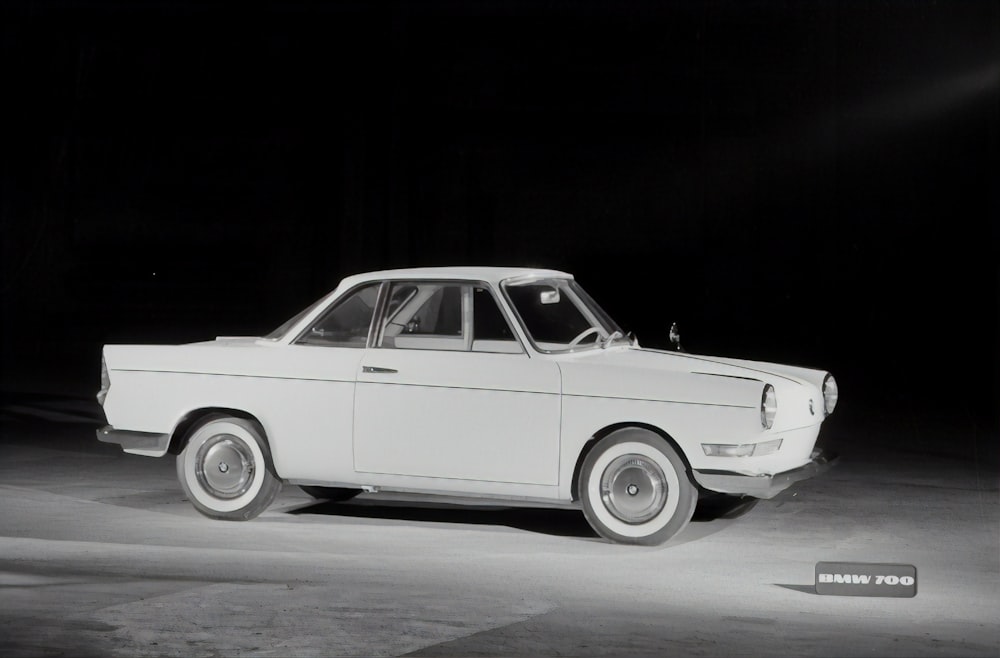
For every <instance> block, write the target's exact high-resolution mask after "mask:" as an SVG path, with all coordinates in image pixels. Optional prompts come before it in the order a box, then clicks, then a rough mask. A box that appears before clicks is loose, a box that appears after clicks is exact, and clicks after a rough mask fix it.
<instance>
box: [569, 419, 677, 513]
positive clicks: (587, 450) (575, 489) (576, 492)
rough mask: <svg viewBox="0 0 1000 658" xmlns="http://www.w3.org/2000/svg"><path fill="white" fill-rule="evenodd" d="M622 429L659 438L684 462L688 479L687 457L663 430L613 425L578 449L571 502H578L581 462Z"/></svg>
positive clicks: (632, 424) (630, 424) (642, 425)
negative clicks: (602, 441) (644, 432)
mask: <svg viewBox="0 0 1000 658" xmlns="http://www.w3.org/2000/svg"><path fill="white" fill-rule="evenodd" d="M624 429H637V430H645V431H647V432H650V433H652V434H655V435H657V436H659V437H660V438H661V439H663V440H664V441H666V442H667V444H668V445H669V446H670V447H671V448H673V449H674V451H675V452H676V453H677V455H678V456H679V457H680V458H681V461H683V462H684V468H685V469H686V471H687V473H688V477H690V473H691V463H690V462H689V461H688V458H687V455H686V454H684V451H683V450H682V449H681V447H680V444H678V443H677V441H675V440H674V438H673V437H672V436H670V434H668V433H667V432H666V431H665V430H663V429H661V428H659V427H656V426H655V425H650V424H649V423H641V422H621V423H615V424H613V425H608V426H607V427H604V428H602V429H600V430H598V431H597V432H594V434H593V435H591V437H590V438H589V439H587V442H586V443H584V444H583V448H581V449H580V454H578V455H577V457H576V465H575V466H574V467H573V479H572V481H571V484H570V496H571V497H572V500H573V501H574V502H576V501H579V500H580V491H579V479H580V469H582V468H583V462H584V460H586V459H587V455H588V454H589V453H590V451H591V450H593V449H594V446H596V445H597V444H598V443H599V442H600V440H601V439H603V438H604V437H606V436H608V435H609V434H612V433H613V432H617V431H619V430H624Z"/></svg>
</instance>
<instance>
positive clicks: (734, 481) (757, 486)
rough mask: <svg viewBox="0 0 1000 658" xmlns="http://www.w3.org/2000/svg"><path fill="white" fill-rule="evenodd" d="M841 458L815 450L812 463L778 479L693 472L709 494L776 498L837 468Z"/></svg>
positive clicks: (715, 472) (786, 472) (810, 460)
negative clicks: (800, 483)
mask: <svg viewBox="0 0 1000 658" xmlns="http://www.w3.org/2000/svg"><path fill="white" fill-rule="evenodd" d="M836 460H837V455H835V454H832V453H830V452H826V451H822V450H814V451H813V453H812V455H811V456H810V459H809V462H808V463H806V464H805V465H804V466H800V467H799V468H794V469H792V470H790V471H785V472H784V473H775V474H774V475H743V474H741V473H733V472H732V471H714V470H702V471H697V470H692V471H691V473H692V474H693V475H694V479H695V481H696V482H697V483H698V484H699V485H701V486H702V487H703V488H705V489H708V490H709V491H717V492H719V493H726V494H739V495H744V496H753V497H754V498H774V497H775V496H777V495H778V494H779V493H781V492H782V491H784V490H785V489H787V488H788V487H790V486H792V485H793V484H795V483H796V482H801V481H802V480H808V479H809V478H811V477H814V476H816V475H819V474H820V473H822V472H824V471H826V470H828V469H829V468H830V467H831V466H833V464H834V462H835V461H836Z"/></svg>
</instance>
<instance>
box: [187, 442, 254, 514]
mask: <svg viewBox="0 0 1000 658" xmlns="http://www.w3.org/2000/svg"><path fill="white" fill-rule="evenodd" d="M195 464H196V466H195V475H196V477H197V478H198V483H199V484H200V485H201V486H202V488H203V489H204V490H205V491H206V492H208V493H209V494H211V495H212V496H215V497H216V498H222V499H224V500H228V499H231V498H238V497H240V496H242V495H243V494H245V493H246V492H247V491H249V490H250V486H251V485H252V484H253V473H254V458H253V453H252V452H251V451H250V449H249V448H248V447H247V445H246V444H245V443H243V441H241V440H240V439H238V438H237V437H235V436H233V435H231V434H217V435H215V436H213V437H210V438H209V439H208V440H207V441H205V443H203V444H202V446H201V447H200V448H199V449H198V455H197V458H196V460H195Z"/></svg>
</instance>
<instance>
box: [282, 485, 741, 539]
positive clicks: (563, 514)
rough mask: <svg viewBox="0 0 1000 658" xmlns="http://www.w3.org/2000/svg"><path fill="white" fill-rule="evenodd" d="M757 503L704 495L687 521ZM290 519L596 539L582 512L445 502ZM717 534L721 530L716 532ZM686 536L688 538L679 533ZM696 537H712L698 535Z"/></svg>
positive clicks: (326, 506)
mask: <svg viewBox="0 0 1000 658" xmlns="http://www.w3.org/2000/svg"><path fill="white" fill-rule="evenodd" d="M756 503H757V500H756V499H752V498H751V499H741V498H738V497H733V496H721V495H719V496H714V495H706V496H703V497H702V498H700V499H699V501H698V507H697V508H696V509H695V512H694V516H693V517H692V519H691V521H692V522H693V523H699V524H700V523H706V522H711V521H717V520H720V519H735V518H737V517H739V516H742V515H743V514H745V513H746V512H748V511H749V510H750V509H752V508H753V507H754V505H756ZM286 513H288V514H291V515H293V516H309V515H313V516H338V517H343V518H353V519H373V520H374V519H379V520H383V519H384V520H392V521H415V522H419V523H449V524H458V525H481V526H506V527H509V528H515V529H518V530H524V531H526V532H534V533H539V534H544V535H552V536H556V537H577V538H580V539H598V538H599V537H598V535H597V533H595V532H594V531H593V529H592V528H591V527H590V524H588V523H587V519H586V518H585V517H584V515H583V512H582V511H580V510H575V509H540V508H530V507H503V506H496V507H491V506H484V505H463V504H454V503H447V502H423V501H419V502H418V501H396V500H378V499H375V498H364V499H354V500H350V501H346V502H331V501H325V500H317V501H315V502H313V503H309V504H306V505H303V506H301V507H295V508H292V509H289V510H287V512H286ZM720 529H721V528H720ZM684 534H687V533H684ZM697 534H699V535H703V534H712V533H711V532H707V533H706V532H704V531H702V532H699V533H697Z"/></svg>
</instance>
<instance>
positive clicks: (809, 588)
mask: <svg viewBox="0 0 1000 658" xmlns="http://www.w3.org/2000/svg"><path fill="white" fill-rule="evenodd" d="M774 584H775V585H777V586H778V587H784V588H785V589H790V590H792V591H793V592H802V593H803V594H816V586H815V585H783V584H781V583H774Z"/></svg>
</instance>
